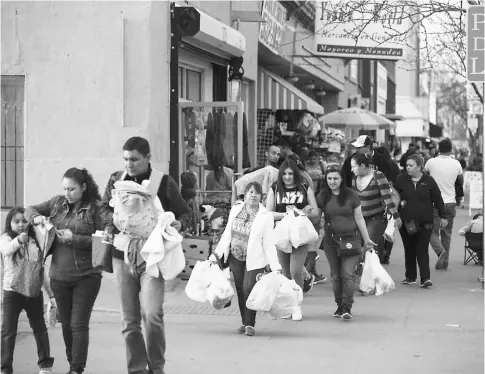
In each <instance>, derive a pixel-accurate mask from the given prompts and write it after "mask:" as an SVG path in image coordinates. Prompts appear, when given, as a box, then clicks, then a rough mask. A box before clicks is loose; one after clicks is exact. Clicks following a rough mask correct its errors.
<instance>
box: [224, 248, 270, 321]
mask: <svg viewBox="0 0 485 374" xmlns="http://www.w3.org/2000/svg"><path fill="white" fill-rule="evenodd" d="M228 262H229V267H230V268H231V271H232V274H233V275H234V283H235V285H236V293H237V302H238V304H239V314H241V321H242V324H243V326H252V327H254V325H255V323H256V311H254V310H251V309H248V308H246V301H247V300H248V297H249V294H250V293H251V291H252V290H253V287H254V285H255V284H256V277H257V275H258V274H260V273H263V272H264V268H261V269H254V270H251V271H248V270H247V269H246V261H239V260H238V259H237V258H235V257H234V256H233V255H232V254H229V259H228Z"/></svg>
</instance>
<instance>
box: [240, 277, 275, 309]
mask: <svg viewBox="0 0 485 374" xmlns="http://www.w3.org/2000/svg"><path fill="white" fill-rule="evenodd" d="M280 285H281V278H280V274H278V273H274V272H271V273H269V274H266V275H265V276H263V277H261V280H259V281H258V282H257V283H256V284H255V286H254V287H253V289H252V291H251V293H250V294H249V297H248V300H247V301H246V307H247V308H248V309H251V310H255V311H257V312H269V311H270V310H271V307H272V306H273V302H274V299H275V297H276V293H277V292H278V290H279V288H280Z"/></svg>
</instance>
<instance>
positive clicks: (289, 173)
mask: <svg viewBox="0 0 485 374" xmlns="http://www.w3.org/2000/svg"><path fill="white" fill-rule="evenodd" d="M266 208H268V210H270V211H273V212H274V213H273V214H274V219H275V221H280V220H281V219H283V217H284V216H285V214H286V212H287V211H289V210H291V209H293V208H297V209H300V210H303V211H304V212H305V213H306V214H307V215H308V217H309V218H314V217H318V215H319V209H318V206H317V202H316V200H315V194H314V192H313V188H312V187H311V186H310V187H307V186H306V185H305V184H304V183H303V182H302V180H301V177H300V172H299V169H298V166H297V164H296V162H295V161H293V160H292V159H286V160H285V161H283V163H282V164H281V166H280V171H279V174H278V181H277V182H276V183H275V184H274V185H273V187H272V188H271V189H270V190H269V191H268V198H267V199H266ZM308 247H309V245H308V244H304V245H301V246H300V247H298V248H291V247H290V251H291V252H290V253H287V252H284V251H282V250H279V249H278V258H279V261H280V264H281V266H282V267H283V275H285V276H286V277H287V278H289V279H294V280H295V282H296V284H298V285H299V286H300V287H301V288H302V289H303V279H304V275H303V266H304V264H305V259H306V256H307V253H308ZM288 317H289V316H288ZM291 318H292V319H293V321H301V319H302V318H303V314H302V312H301V308H298V310H297V311H295V312H294V313H293V314H292V316H291Z"/></svg>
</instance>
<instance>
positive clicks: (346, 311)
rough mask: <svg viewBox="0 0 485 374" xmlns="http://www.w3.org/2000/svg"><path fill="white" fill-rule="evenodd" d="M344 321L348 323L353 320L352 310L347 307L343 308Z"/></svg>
mask: <svg viewBox="0 0 485 374" xmlns="http://www.w3.org/2000/svg"><path fill="white" fill-rule="evenodd" d="M342 319H344V320H346V321H348V320H350V319H352V313H350V308H349V307H347V306H344V307H342Z"/></svg>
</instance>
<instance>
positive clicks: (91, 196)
mask: <svg viewBox="0 0 485 374" xmlns="http://www.w3.org/2000/svg"><path fill="white" fill-rule="evenodd" d="M63 178H67V179H72V180H74V181H75V182H76V183H77V184H79V185H80V186H82V185H83V184H84V183H85V184H86V190H84V192H83V196H82V201H83V202H85V203H95V202H96V201H97V200H101V195H100V194H99V188H98V185H97V184H96V182H95V181H94V178H93V176H92V175H91V173H90V172H89V171H87V170H86V169H78V168H75V167H74V168H70V169H68V170H67V171H66V172H65V173H64V176H63Z"/></svg>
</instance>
